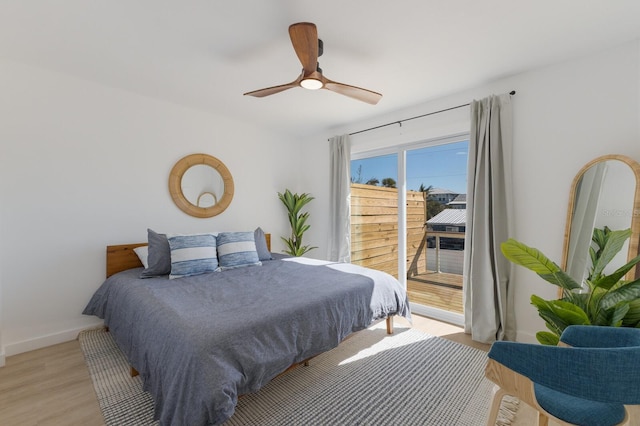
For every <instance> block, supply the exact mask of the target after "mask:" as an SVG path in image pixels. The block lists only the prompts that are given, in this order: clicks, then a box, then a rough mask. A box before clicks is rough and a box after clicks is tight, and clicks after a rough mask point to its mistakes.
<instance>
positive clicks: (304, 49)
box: [289, 22, 318, 74]
mask: <svg viewBox="0 0 640 426" xmlns="http://www.w3.org/2000/svg"><path fill="white" fill-rule="evenodd" d="M289 37H291V44H293V50H295V51H296V55H298V59H300V63H301V64H302V68H303V69H304V72H305V74H310V73H312V72H315V71H316V69H317V68H318V30H317V28H316V26H315V24H312V23H311V22H299V23H297V24H292V25H291V26H289Z"/></svg>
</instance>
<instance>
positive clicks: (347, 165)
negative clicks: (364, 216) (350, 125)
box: [327, 135, 351, 262]
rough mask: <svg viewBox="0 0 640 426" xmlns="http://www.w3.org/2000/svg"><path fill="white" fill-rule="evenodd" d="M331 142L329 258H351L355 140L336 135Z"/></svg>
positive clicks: (341, 259)
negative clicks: (352, 146)
mask: <svg viewBox="0 0 640 426" xmlns="http://www.w3.org/2000/svg"><path fill="white" fill-rule="evenodd" d="M329 143H330V144H331V147H330V150H331V154H330V155H331V159H330V171H331V176H330V194H329V209H330V210H329V217H330V225H329V244H328V246H329V249H328V252H327V259H328V260H331V261H334V262H351V142H350V140H349V135H342V136H334V137H332V138H330V139H329Z"/></svg>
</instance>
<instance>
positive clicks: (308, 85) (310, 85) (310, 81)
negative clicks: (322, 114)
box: [300, 78, 323, 90]
mask: <svg viewBox="0 0 640 426" xmlns="http://www.w3.org/2000/svg"><path fill="white" fill-rule="evenodd" d="M300 86H302V87H304V88H305V89H309V90H318V89H322V86H323V84H322V82H321V81H320V80H318V79H316V78H305V79H303V80H302V81H301V82H300Z"/></svg>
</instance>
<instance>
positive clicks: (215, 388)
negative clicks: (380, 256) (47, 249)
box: [83, 259, 410, 426]
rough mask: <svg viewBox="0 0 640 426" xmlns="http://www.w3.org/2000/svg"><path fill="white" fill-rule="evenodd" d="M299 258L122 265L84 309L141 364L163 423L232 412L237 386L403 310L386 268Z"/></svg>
mask: <svg viewBox="0 0 640 426" xmlns="http://www.w3.org/2000/svg"><path fill="white" fill-rule="evenodd" d="M306 262H307V263H311V264H301V263H298V262H297V261H296V259H285V260H271V261H265V262H263V265H262V266H253V267H246V268H240V269H233V270H227V271H223V272H215V273H209V274H203V275H199V276H193V277H187V278H181V279H175V280H169V279H168V277H166V276H165V277H159V278H147V279H139V278H138V276H139V274H140V271H141V269H131V270H128V271H124V272H120V273H118V274H115V275H113V276H112V277H110V278H109V279H107V280H106V281H105V282H104V283H103V284H102V286H101V287H100V288H99V289H98V290H97V291H96V292H95V294H94V295H93V297H92V299H91V301H90V302H89V304H88V305H87V307H86V308H85V310H84V312H83V313H84V314H87V315H96V316H98V317H99V318H103V319H104V320H105V324H106V325H107V326H108V327H109V330H110V332H112V334H113V337H114V339H115V341H116V342H117V344H118V346H119V347H120V349H121V350H122V351H123V352H124V354H125V355H126V356H127V358H128V360H129V362H130V363H131V365H132V367H134V368H135V369H136V370H138V372H139V373H140V375H141V377H142V380H143V383H144V388H145V390H147V391H148V392H150V393H151V395H152V396H153V399H154V401H155V410H156V418H157V419H159V420H160V423H161V424H162V425H189V426H195V425H210V424H220V423H223V422H224V421H225V420H227V419H229V418H230V417H231V416H232V415H233V412H234V410H235V406H236V403H237V399H238V395H241V394H246V393H250V392H256V391H257V390H259V389H260V388H261V387H262V386H264V385H265V384H267V383H268V382H269V381H270V380H271V379H273V378H274V377H275V376H276V375H278V374H279V373H281V372H282V371H284V370H285V369H286V368H287V367H289V366H290V365H292V364H293V363H297V362H301V361H303V360H305V359H307V358H309V357H312V356H314V355H317V354H319V353H322V352H325V351H327V350H329V349H331V348H334V347H335V346H337V345H338V344H339V343H340V342H341V341H342V340H343V339H344V338H345V337H346V336H347V335H348V334H350V333H352V332H354V331H358V330H361V329H364V328H366V327H367V326H369V325H370V324H371V323H372V322H373V321H374V320H377V319H381V318H385V317H387V316H390V315H402V316H404V317H407V318H409V317H410V313H409V307H408V301H407V297H406V292H405V291H404V289H403V288H402V286H401V285H400V284H399V283H398V282H397V281H396V280H395V279H394V278H393V277H391V276H390V275H388V274H384V273H381V272H378V271H372V270H369V269H366V268H361V267H357V266H355V265H348V264H323V262H316V261H311V260H309V261H306Z"/></svg>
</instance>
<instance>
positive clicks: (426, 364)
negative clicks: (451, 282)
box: [79, 323, 518, 426]
mask: <svg viewBox="0 0 640 426" xmlns="http://www.w3.org/2000/svg"><path fill="white" fill-rule="evenodd" d="M79 340H80V344H81V347H82V350H83V352H84V355H85V359H86V361H87V365H88V367H89V372H90V374H91V377H92V379H93V384H94V387H95V390H96V394H97V397H98V401H99V403H100V407H101V409H102V413H103V415H104V418H105V424H106V425H109V426H110V425H118V426H120V425H135V426H143V425H155V424H157V423H156V422H154V421H153V401H152V399H151V396H150V395H149V394H148V393H146V392H143V391H142V384H141V381H140V378H139V377H133V378H132V377H130V375H129V367H128V364H127V361H126V359H125V357H124V356H123V355H122V353H121V352H120V350H119V349H118V347H117V346H116V345H115V343H114V342H113V340H112V339H111V336H110V335H109V333H107V332H105V331H104V330H88V331H85V332H82V333H81V334H80V336H79ZM486 359H487V358H486V353H485V352H483V351H480V350H478V349H474V348H471V347H468V346H465V345H461V344H458V343H455V342H452V341H449V340H446V339H442V338H439V337H433V336H430V335H427V334H425V333H422V332H420V331H418V330H414V329H402V328H396V330H395V333H394V334H393V335H387V334H386V332H385V329H384V323H381V324H378V325H376V326H374V327H372V328H369V329H367V330H363V331H361V332H358V333H356V334H355V335H353V336H352V337H350V338H348V339H347V340H345V341H344V342H343V343H342V344H341V345H340V346H339V347H337V348H335V349H333V350H331V351H329V352H327V353H324V354H322V355H319V356H317V357H316V358H314V359H313V360H311V363H310V365H309V366H307V367H299V368H296V369H293V370H291V371H289V372H288V373H286V374H284V375H282V376H279V377H277V378H276V379H274V380H273V381H272V382H271V383H269V384H268V385H267V386H265V387H264V388H263V389H261V390H260V392H258V393H255V394H251V395H246V396H244V397H242V398H240V400H239V402H238V406H237V409H236V413H235V414H234V416H233V417H232V418H231V419H230V420H229V421H227V422H226V423H225V425H230V426H236V425H298V424H299V425H309V426H310V425H337V424H340V425H380V424H395V425H429V426H431V425H435V426H438V425H443V426H444V425H446V426H452V425H460V426H466V425H468V426H477V425H483V424H486V418H487V415H488V413H489V406H490V403H491V397H492V389H493V384H492V383H491V382H489V381H488V380H487V379H485V378H484V366H485V363H486ZM517 406H518V403H517V401H516V400H506V398H505V402H504V403H503V406H502V407H501V412H500V416H499V421H498V424H499V425H508V424H510V423H511V421H512V420H513V418H514V416H515V412H516V410H517Z"/></svg>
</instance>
